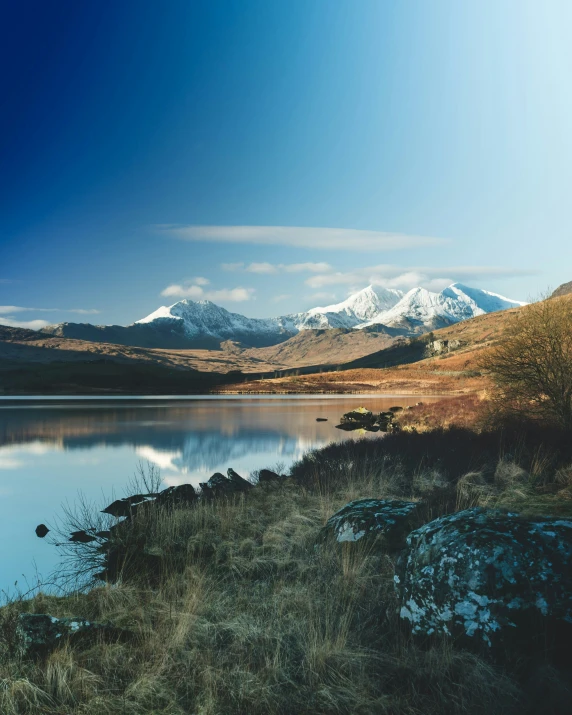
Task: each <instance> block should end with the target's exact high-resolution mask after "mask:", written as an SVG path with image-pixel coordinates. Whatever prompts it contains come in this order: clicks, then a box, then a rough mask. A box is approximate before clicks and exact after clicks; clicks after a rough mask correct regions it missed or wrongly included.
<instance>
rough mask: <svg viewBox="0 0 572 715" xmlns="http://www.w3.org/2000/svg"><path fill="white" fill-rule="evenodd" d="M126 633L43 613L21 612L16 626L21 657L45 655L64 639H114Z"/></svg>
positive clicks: (97, 624) (110, 626) (107, 626)
mask: <svg viewBox="0 0 572 715" xmlns="http://www.w3.org/2000/svg"><path fill="white" fill-rule="evenodd" d="M125 634H126V631H123V630H122V629H118V628H115V627H114V626H112V625H110V624H108V623H94V622H92V621H87V620H86V619H85V618H54V616H50V615H48V614H46V613H21V614H20V615H19V616H18V624H17V626H16V639H17V648H18V650H19V652H20V654H21V655H22V656H28V657H29V656H38V655H46V654H47V653H49V652H50V651H52V650H54V648H56V647H57V646H58V645H59V644H60V643H62V641H64V640H66V639H73V640H74V641H76V640H80V639H81V640H84V639H85V640H90V639H91V638H95V637H102V636H103V637H105V636H107V637H109V638H113V639H116V638H118V637H121V636H123V635H125Z"/></svg>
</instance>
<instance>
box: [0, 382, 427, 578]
mask: <svg viewBox="0 0 572 715" xmlns="http://www.w3.org/2000/svg"><path fill="white" fill-rule="evenodd" d="M420 399H423V400H424V401H428V400H430V399H437V398H435V397H432V398H420V397H418V396H415V397H410V398H407V397H379V396H375V397H367V396H364V395H359V396H352V397H333V398H331V397H311V398H305V397H273V398H269V397H263V398H242V397H240V398H226V397H225V398H204V397H202V398H196V399H189V398H181V399H133V398H129V399H114V400H109V399H106V400H76V399H74V400H63V401H62V400H61V399H60V400H57V401H42V402H41V403H40V402H34V403H30V401H28V400H21V401H18V402H16V403H14V402H13V401H6V400H0V505H1V508H0V591H1V590H2V589H5V590H9V591H13V590H14V583H15V582H16V581H17V582H18V586H19V588H21V589H24V590H25V588H26V583H29V584H32V583H34V582H35V578H36V574H39V575H40V576H41V577H43V578H46V577H47V576H48V575H49V573H50V572H51V570H52V568H53V567H54V566H55V563H56V560H57V554H56V553H55V549H54V547H53V546H50V545H49V544H48V542H47V541H45V540H40V539H38V538H37V537H36V535H35V533H34V529H35V527H36V526H37V525H38V524H39V523H41V522H44V523H47V524H48V525H49V524H50V522H51V521H53V519H54V517H55V516H56V515H57V514H58V513H59V512H60V506H61V504H62V502H65V501H68V502H73V501H74V500H75V499H76V497H77V495H78V492H83V493H84V494H85V495H86V496H87V497H88V498H89V499H90V500H92V501H96V502H97V503H98V504H100V503H101V504H102V505H104V504H105V503H106V501H105V500H106V498H107V499H109V498H110V497H111V496H112V493H115V496H116V497H121V496H124V495H125V492H124V488H125V485H126V483H127V481H128V480H129V478H130V477H131V476H132V475H133V473H134V471H135V468H136V466H137V463H138V462H140V461H143V462H150V463H152V464H154V465H156V466H157V467H159V468H160V470H161V475H162V477H163V481H164V485H165V486H170V485H176V484H182V483H184V482H190V483H192V484H195V485H196V484H198V483H199V482H202V481H206V479H208V477H209V476H210V475H211V474H212V473H213V472H216V471H219V472H226V470H227V468H228V467H233V469H235V470H236V471H237V472H238V473H239V474H242V475H243V476H248V474H249V473H250V472H251V471H253V470H255V469H260V468H263V467H270V468H272V467H275V466H277V465H280V468H281V469H283V470H286V469H288V467H289V466H290V465H291V464H292V462H294V461H295V460H297V459H299V458H300V457H301V456H302V455H303V454H304V452H306V451H307V450H309V449H311V448H313V447H320V446H323V445H326V444H328V443H329V442H332V441H341V440H345V439H355V438H356V433H347V432H343V431H341V430H337V429H335V425H336V424H337V423H338V419H339V417H340V415H341V414H342V413H343V412H347V411H348V410H349V409H352V408H353V407H357V406H359V405H364V406H366V407H368V408H369V409H371V410H373V411H380V410H384V409H388V408H389V407H391V406H392V405H396V404H398V405H404V406H405V405H410V404H415V402H417V401H419V400H420ZM316 417H327V418H328V422H316ZM360 436H361V435H360ZM368 438H370V439H382V438H383V437H381V436H379V435H375V434H374V435H371V434H370V435H368ZM107 503H109V502H108V501H107Z"/></svg>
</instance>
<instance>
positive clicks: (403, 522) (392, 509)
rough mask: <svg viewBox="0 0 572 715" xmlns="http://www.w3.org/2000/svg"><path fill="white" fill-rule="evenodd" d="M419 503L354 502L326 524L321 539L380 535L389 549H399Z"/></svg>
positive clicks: (387, 501) (413, 520)
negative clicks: (323, 537)
mask: <svg viewBox="0 0 572 715" xmlns="http://www.w3.org/2000/svg"><path fill="white" fill-rule="evenodd" d="M419 507H420V505H419V503H417V502H408V501H399V500H393V499H357V500H355V501H351V502H349V504H346V505H345V506H343V507H342V508H341V509H339V510H338V511H337V512H336V513H335V514H334V515H333V516H331V517H330V518H329V519H328V521H327V522H326V526H325V527H324V529H323V532H322V533H323V536H325V537H328V536H333V537H334V538H335V540H336V541H338V542H343V541H360V540H361V539H371V538H376V537H378V536H383V538H384V545H385V546H386V547H387V548H388V549H389V550H396V549H401V548H402V547H403V546H404V545H405V537H406V536H407V534H408V533H409V532H410V531H411V529H412V528H413V526H414V524H415V523H419V522H418V521H416V519H417V518H419Z"/></svg>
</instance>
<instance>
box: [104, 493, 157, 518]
mask: <svg viewBox="0 0 572 715" xmlns="http://www.w3.org/2000/svg"><path fill="white" fill-rule="evenodd" d="M157 496H158V495H157V494H134V495H133V496H131V497H125V498H124V499H116V500H115V501H114V502H112V503H111V504H110V505H109V506H106V507H105V509H102V510H101V513H102V514H110V515H111V516H115V517H117V518H119V517H122V516H131V515H132V514H133V512H134V510H135V507H137V506H139V504H144V503H145V502H146V501H149V499H154V498H155V497H157Z"/></svg>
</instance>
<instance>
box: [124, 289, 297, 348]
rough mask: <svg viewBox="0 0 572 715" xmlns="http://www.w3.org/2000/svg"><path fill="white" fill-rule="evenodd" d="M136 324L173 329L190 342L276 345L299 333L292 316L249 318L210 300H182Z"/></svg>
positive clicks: (160, 309)
mask: <svg viewBox="0 0 572 715" xmlns="http://www.w3.org/2000/svg"><path fill="white" fill-rule="evenodd" d="M134 325H153V326H155V327H164V328H167V329H174V330H175V331H176V332H177V333H181V332H182V333H183V334H185V335H187V336H188V337H189V338H191V339H193V338H204V337H211V338H215V339H218V340H221V339H222V340H238V341H239V342H246V343H248V344H249V345H262V344H265V345H273V344H275V343H279V342H281V341H282V340H287V339H288V338H289V337H291V336H292V335H295V334H296V333H297V332H298V328H297V327H296V325H295V322H294V321H293V320H291V319H290V318H289V316H286V317H284V318H247V317H246V316H244V315H240V313H231V312H230V311H228V310H226V309H225V308H221V307H220V306H219V305H216V304H215V303H212V302H211V301H210V300H198V301H193V300H181V301H179V302H178V303H175V304H174V305H171V306H162V307H161V308H159V309H158V310H156V311H155V312H154V313H151V314H150V315H148V316H147V317H145V318H142V319H141V320H138V321H136V322H135V323H134Z"/></svg>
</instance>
